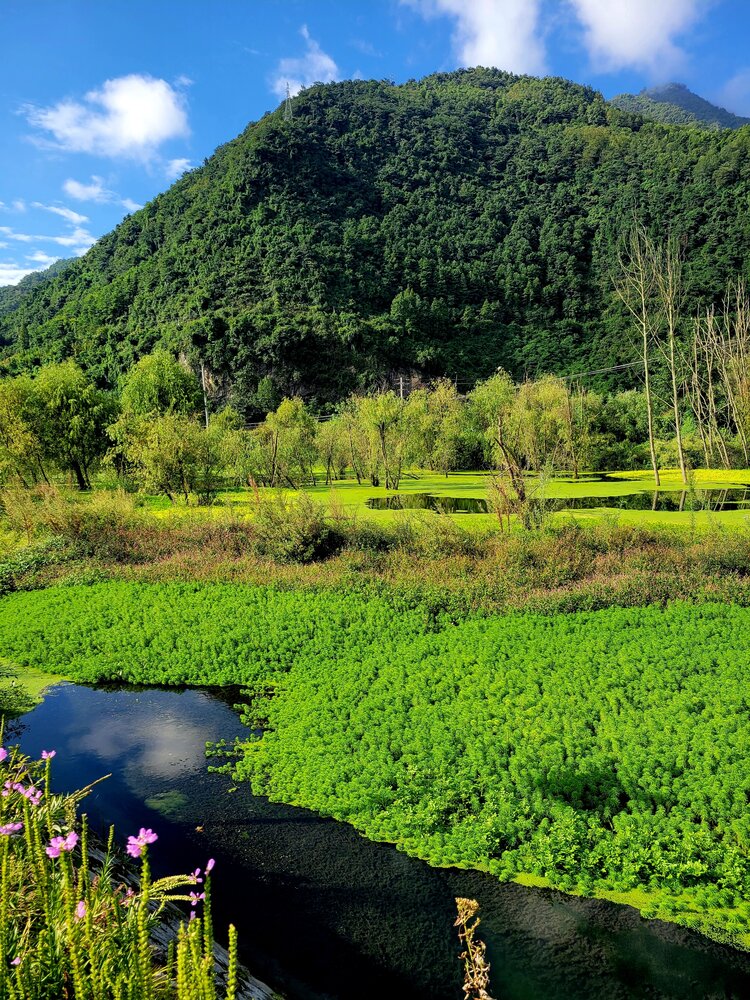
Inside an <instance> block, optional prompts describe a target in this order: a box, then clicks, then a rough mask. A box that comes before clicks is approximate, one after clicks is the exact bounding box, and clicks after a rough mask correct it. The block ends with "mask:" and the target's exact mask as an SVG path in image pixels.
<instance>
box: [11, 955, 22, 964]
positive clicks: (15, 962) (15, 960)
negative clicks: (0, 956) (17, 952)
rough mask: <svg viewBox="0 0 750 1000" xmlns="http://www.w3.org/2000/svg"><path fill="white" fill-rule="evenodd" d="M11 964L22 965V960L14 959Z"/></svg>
mask: <svg viewBox="0 0 750 1000" xmlns="http://www.w3.org/2000/svg"><path fill="white" fill-rule="evenodd" d="M10 964H11V965H20V964H21V959H20V958H18V957H16V958H12V959H11V961H10Z"/></svg>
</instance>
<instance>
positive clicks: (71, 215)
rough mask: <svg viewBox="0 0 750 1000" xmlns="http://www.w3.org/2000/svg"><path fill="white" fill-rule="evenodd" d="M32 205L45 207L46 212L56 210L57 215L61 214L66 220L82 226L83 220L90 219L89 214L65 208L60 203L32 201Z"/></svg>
mask: <svg viewBox="0 0 750 1000" xmlns="http://www.w3.org/2000/svg"><path fill="white" fill-rule="evenodd" d="M32 207H33V208H43V209H44V211H45V212H54V214H55V215H59V216H60V218H61V219H65V220H66V222H70V223H72V224H73V225H74V226H80V225H81V223H82V222H88V221H89V220H88V216H86V215H81V214H80V213H79V212H74V211H73V209H72V208H64V207H62V206H58V205H43V204H42V203H41V202H40V201H34V202H32Z"/></svg>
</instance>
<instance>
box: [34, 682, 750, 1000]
mask: <svg viewBox="0 0 750 1000" xmlns="http://www.w3.org/2000/svg"><path fill="white" fill-rule="evenodd" d="M16 730H17V732H18V733H20V742H21V745H22V747H23V749H24V750H25V751H26V752H28V753H30V754H33V755H38V754H39V753H40V751H41V750H42V749H52V748H54V749H56V750H57V757H56V758H55V760H54V772H53V773H54V781H55V784H56V786H57V787H58V788H60V789H61V790H72V789H74V788H78V787H81V786H82V785H85V784H87V783H89V782H91V781H94V780H95V779H97V778H99V777H101V775H103V774H107V773H109V772H111V774H112V777H111V778H109V780H107V781H105V782H103V783H102V784H100V785H98V786H97V787H96V789H95V790H94V792H93V793H92V794H91V796H90V797H89V798H88V799H87V800H86V802H85V805H84V808H85V809H86V811H87V812H88V814H89V816H90V818H91V820H92V822H93V823H94V824H96V825H98V826H99V827H101V828H104V827H105V826H106V825H108V824H110V823H115V824H116V827H117V832H118V839H119V841H120V843H123V842H124V840H125V838H126V837H127V835H128V834H130V833H135V832H137V830H138V828H139V827H140V826H151V827H153V828H154V829H155V830H156V831H157V832H158V834H159V841H158V843H157V844H155V845H154V848H153V851H152V861H153V864H154V868H155V869H156V871H157V873H158V874H166V873H168V872H171V873H174V872H181V871H192V870H193V869H194V868H195V867H196V866H200V867H203V865H204V864H205V862H206V859H207V858H208V857H209V856H213V857H215V858H216V860H217V867H216V872H215V878H214V892H215V910H214V912H215V918H216V924H217V927H219V928H221V927H222V926H226V924H227V923H228V922H229V921H230V920H231V921H232V922H234V923H235V924H236V925H237V927H238V931H239V937H240V946H241V957H242V960H243V961H244V963H245V964H246V965H247V966H249V968H250V969H251V971H252V972H253V973H254V974H255V975H256V976H258V977H259V978H260V979H263V980H265V981H266V982H268V983H269V984H270V985H272V986H274V987H275V988H277V989H279V990H281V991H282V992H283V993H284V994H285V995H286V996H287V997H289V998H290V1000H293V998H299V1000H369V998H373V1000H374V998H379V1000H380V998H383V1000H386V998H387V1000H395V998H407V997H408V998H409V1000H459V998H460V997H461V996H462V992H461V982H460V966H459V961H458V957H457V956H458V950H459V949H458V943H457V939H456V932H455V929H454V928H453V920H454V916H455V905H454V897H455V896H469V897H473V898H475V899H477V900H478V901H479V903H480V906H481V911H480V912H481V917H482V925H481V933H482V936H483V938H484V940H485V941H486V942H487V947H488V956H489V959H490V962H491V966H492V984H491V986H492V989H491V992H492V995H493V996H494V997H495V998H497V1000H553V998H554V1000H573V998H581V1000H584V998H592V1000H593V998H596V1000H600V998H606V1000H618V998H627V997H644V998H645V997H649V998H652V997H653V998H657V997H673V998H684V1000H688V998H689V1000H696V998H714V997H715V998H735V997H736V998H738V1000H739V998H744V997H748V996H750V955H746V954H744V953H740V952H736V951H733V950H732V949H730V948H725V947H722V946H719V945H715V944H713V943H712V942H710V941H707V940H706V939H705V938H703V937H701V936H700V935H698V934H695V933H693V932H690V931H687V930H684V929H682V928H678V927H675V926H674V925H671V924H664V923H661V922H658V921H644V920H642V919H641V918H640V916H639V915H638V913H637V912H636V911H635V910H633V909H631V908H630V907H624V906H616V905H614V904H611V903H607V902H602V901H596V900H583V899H576V898H571V897H567V896H564V895H563V894H561V893H557V892H552V891H548V890H539V889H528V888H524V887H522V886H518V885H512V884H511V885H504V884H501V883H499V882H498V881H497V880H496V879H494V878H492V877H490V876H488V875H483V874H482V873H479V872H469V871H457V870H442V869H435V868H431V867H430V866H429V865H427V864H425V863H423V862H421V861H418V860H416V859H414V858H410V857H407V856H406V855H404V854H401V853H399V852H398V851H396V850H395V849H394V848H393V847H391V846H389V845H386V844H376V843H372V842H370V841H368V840H366V839H365V838H363V837H361V836H359V835H358V834H357V833H356V832H355V831H354V830H353V829H352V828H351V827H349V826H347V825H345V824H342V823H337V822H335V821H334V820H330V819H325V818H322V817H320V816H318V815H316V814H315V813H312V812H310V811H308V810H305V809H299V808H295V807H293V806H284V805H279V804H276V803H271V802H268V801H267V800H266V799H264V798H261V797H257V796H253V795H252V794H251V792H250V790H249V789H248V788H247V786H240V787H238V788H237V789H236V790H234V791H230V789H231V788H232V787H233V786H232V785H231V782H230V780H229V779H228V778H226V777H225V776H223V775H216V774H209V773H207V762H206V759H205V757H204V746H205V743H206V741H215V740H218V739H222V738H224V739H227V740H230V741H231V740H232V739H233V737H234V736H241V735H243V734H245V733H246V730H245V729H244V728H243V727H242V726H241V724H240V723H239V721H238V718H237V715H236V714H235V712H234V711H233V710H232V707H231V697H230V696H228V695H226V694H222V693H221V692H213V691H201V690H188V691H183V692H180V691H176V690H170V691H165V690H157V689H147V690H137V689H133V688H125V689H118V690H113V689H104V688H100V689H94V688H89V687H84V686H79V685H73V684H68V685H60V686H58V687H56V688H53V689H52V690H51V691H50V692H49V693H48V695H47V697H46V698H45V700H44V702H43V703H42V704H41V705H39V706H38V707H37V708H35V709H34V710H33V711H32V712H30V713H29V714H28V715H26V716H25V717H24V718H23V719H22V720H20V722H19V723H18V724H17V725H16Z"/></svg>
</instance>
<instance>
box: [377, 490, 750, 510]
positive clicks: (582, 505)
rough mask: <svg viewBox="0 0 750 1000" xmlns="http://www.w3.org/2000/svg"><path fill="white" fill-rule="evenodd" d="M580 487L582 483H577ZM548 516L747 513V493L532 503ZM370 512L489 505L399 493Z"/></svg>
mask: <svg viewBox="0 0 750 1000" xmlns="http://www.w3.org/2000/svg"><path fill="white" fill-rule="evenodd" d="M581 485H583V483H581ZM531 502H532V503H536V504H537V505H538V506H541V505H542V504H543V505H544V508H545V509H546V510H547V511H548V512H549V513H556V512H558V511H564V510H596V509H598V508H603V507H606V508H609V509H612V510H656V511H667V510H668V511H691V510H693V511H699V510H709V511H715V512H719V511H725V510H747V511H748V513H750V490H748V489H745V488H740V489H704V490H699V491H697V492H695V493H692V494H691V493H690V492H689V491H688V490H661V489H660V490H653V489H651V490H638V491H637V492H634V493H623V494H614V495H611V496H579V497H549V498H547V499H545V500H534V499H533V498H532V501H531ZM366 505H367V507H369V509H370V510H433V511H436V512H437V513H438V514H488V513H491V511H490V507H489V504H488V503H487V501H486V500H483V499H482V498H480V497H449V496H442V495H440V494H435V493H401V494H395V495H390V496H385V497H372V498H371V499H370V500H367V501H366Z"/></svg>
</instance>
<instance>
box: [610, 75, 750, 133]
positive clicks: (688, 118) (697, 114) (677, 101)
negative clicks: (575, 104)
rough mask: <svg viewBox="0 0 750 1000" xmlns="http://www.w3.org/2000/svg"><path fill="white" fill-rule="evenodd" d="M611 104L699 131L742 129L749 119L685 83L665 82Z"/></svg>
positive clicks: (653, 118) (615, 98)
mask: <svg viewBox="0 0 750 1000" xmlns="http://www.w3.org/2000/svg"><path fill="white" fill-rule="evenodd" d="M611 103H612V104H614V105H615V107H617V108H620V109H621V110H622V111H630V112H632V113H634V114H638V115H643V117H644V118H650V119H652V120H653V121H656V122H661V123H662V124H664V125H695V126H698V127H699V128H710V129H722V128H742V127H743V126H744V125H750V118H740V116H739V115H733V114H732V112H731V111H727V110H726V109H725V108H720V107H719V106H718V105H716V104H711V102H710V101H707V100H705V98H703V97H699V96H698V94H694V93H693V92H692V90H689V89H688V88H687V87H686V86H685V84H684V83H664V84H661V85H659V86H658V87H650V88H648V89H646V90H642V91H641V92H640V93H639V94H618V96H617V97H613V98H612V101H611Z"/></svg>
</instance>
